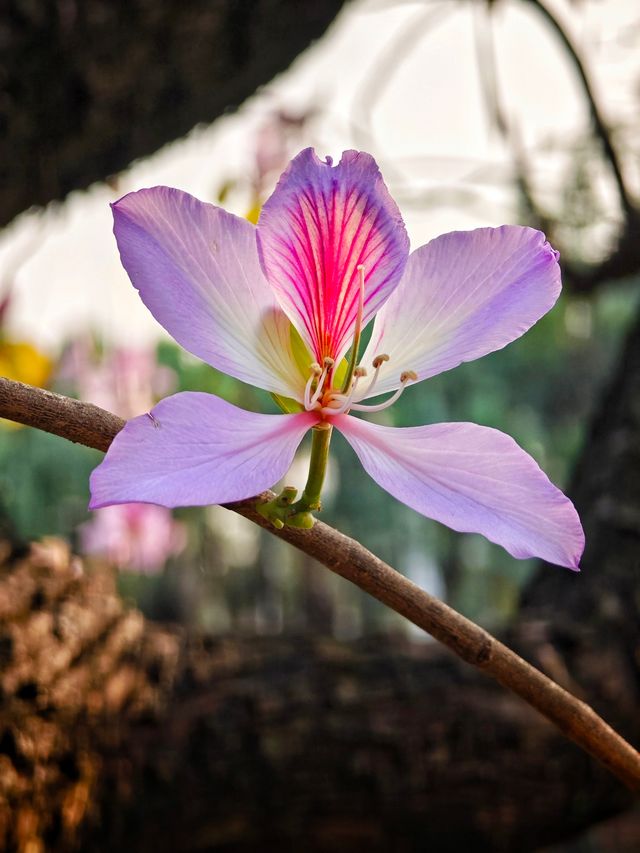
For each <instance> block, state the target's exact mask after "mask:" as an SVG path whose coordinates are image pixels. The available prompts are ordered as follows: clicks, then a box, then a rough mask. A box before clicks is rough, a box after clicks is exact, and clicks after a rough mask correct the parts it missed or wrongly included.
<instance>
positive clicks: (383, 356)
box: [371, 352, 389, 370]
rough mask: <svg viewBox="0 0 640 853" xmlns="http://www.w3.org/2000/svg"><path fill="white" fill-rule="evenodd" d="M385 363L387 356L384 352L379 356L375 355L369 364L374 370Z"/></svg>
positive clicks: (387, 359)
mask: <svg viewBox="0 0 640 853" xmlns="http://www.w3.org/2000/svg"><path fill="white" fill-rule="evenodd" d="M385 361H389V356H388V355H387V354H386V352H381V353H380V355H377V356H376V357H375V358H374V359H373V361H372V362H371V363H372V364H373V366H374V367H375V369H376V370H378V368H379V367H382V365H383V364H384V363H385Z"/></svg>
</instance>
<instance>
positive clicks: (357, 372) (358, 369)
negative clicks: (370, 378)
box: [353, 367, 367, 379]
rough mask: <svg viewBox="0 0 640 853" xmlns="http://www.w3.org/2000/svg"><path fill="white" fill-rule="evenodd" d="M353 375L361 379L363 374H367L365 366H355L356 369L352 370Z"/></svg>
mask: <svg viewBox="0 0 640 853" xmlns="http://www.w3.org/2000/svg"><path fill="white" fill-rule="evenodd" d="M353 375H354V376H355V377H356V378H357V379H361V378H362V377H363V376H366V375H367V368H366V367H356V369H355V370H354V371H353Z"/></svg>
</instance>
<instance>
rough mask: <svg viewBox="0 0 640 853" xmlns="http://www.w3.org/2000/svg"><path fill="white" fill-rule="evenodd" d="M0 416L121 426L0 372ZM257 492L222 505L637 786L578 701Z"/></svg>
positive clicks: (94, 432)
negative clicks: (262, 507)
mask: <svg viewBox="0 0 640 853" xmlns="http://www.w3.org/2000/svg"><path fill="white" fill-rule="evenodd" d="M0 416H1V417H5V418H9V419H10V420H14V421H17V422H18V423H22V424H27V425H29V426H34V427H38V428H39V429H43V430H46V431H47V432H53V433H55V434H56V435H60V436H62V437H64V438H68V439H70V440H71V441H76V442H79V443H81V444H86V445H87V446H89V447H95V448H97V449H99V450H106V449H107V448H108V446H109V444H110V443H111V441H112V440H113V438H114V436H115V435H116V434H117V433H118V432H119V430H120V429H121V428H122V426H123V425H124V421H123V420H122V419H121V418H118V417H116V415H113V414H111V413H110V412H106V411H104V410H103V409H100V408H98V407H97V406H93V405H90V404H87V403H82V402H79V401H78V400H72V399H70V398H68V397H63V396H61V395H59V394H52V393H50V392H49V391H43V390H42V389H40V388H34V387H32V386H30V385H24V384H22V383H20V382H13V381H11V380H9V379H2V378H0ZM273 497H274V495H273V494H272V493H271V492H266V493H264V494H262V495H259V496H256V497H253V498H249V499H247V500H244V501H238V502H236V503H233V504H228V505H227V508H228V509H231V510H233V511H234V512H237V513H239V514H240V515H242V516H244V517H245V518H248V519H250V520H251V521H253V522H255V523H256V524H258V525H259V526H260V527H263V528H265V529H266V530H269V532H270V533H273V535H274V536H277V537H278V538H279V539H284V540H285V541H286V542H289V543H290V544H291V545H294V546H295V547H296V548H299V549H300V550H301V551H304V553H305V554H308V555H309V556H311V557H313V558H315V559H316V560H318V561H319V562H320V563H323V564H324V565H325V566H326V567H327V568H328V569H331V571H332V572H335V573H336V574H338V575H340V576H341V577H343V578H346V579H347V580H349V581H351V582H352V583H354V584H355V585H356V586H358V587H360V589H363V590H364V591H365V592H368V593H369V594H370V595H373V596H374V598H377V599H378V601H381V602H382V603H383V604H386V605H387V606H388V607H390V608H391V609H392V610H395V611H396V613H400V614H401V615H402V616H404V617H406V618H407V619H408V620H409V621H410V622H413V624H414V625H417V626H418V627H419V628H422V629H423V630H425V631H426V632H427V633H429V634H431V636H432V637H435V639H436V640H439V641H440V642H441V643H443V644H444V645H445V646H447V647H448V648H450V649H451V650H452V651H453V652H455V653H456V654H457V655H458V656H459V657H461V658H462V659H463V660H465V661H467V663H470V664H473V666H476V667H478V668H479V669H481V670H482V671H483V672H486V673H487V674H488V675H491V676H492V677H493V678H495V679H496V680H497V681H498V682H499V683H500V684H502V685H503V687H506V688H508V689H509V690H511V691H513V692H514V693H517V694H518V696H521V697H522V698H523V699H524V700H525V701H526V702H528V703H529V705H531V706H532V707H534V708H536V709H537V710H538V711H540V713H542V714H543V715H544V716H545V717H547V719H549V720H550V721H551V722H552V723H554V724H555V725H556V726H557V727H558V728H559V729H560V731H561V732H562V733H563V734H564V735H566V736H567V737H568V738H570V739H571V740H573V741H574V742H575V743H576V744H578V746H580V747H582V749H584V750H585V751H586V752H588V753H590V754H591V755H592V756H594V758H597V759H598V761H600V762H601V763H602V764H603V765H604V766H605V767H607V768H608V769H609V770H610V771H611V772H612V773H614V774H615V775H616V776H617V777H618V778H619V779H620V780H621V781H622V782H624V784H625V785H627V787H628V788H630V789H631V790H634V791H640V754H638V752H636V750H635V749H634V748H633V747H632V746H631V745H630V744H628V743H627V742H626V741H625V740H624V739H623V738H621V737H620V735H618V734H617V733H616V732H615V731H614V730H613V729H612V728H611V727H610V726H609V725H607V723H605V722H604V720H603V719H602V718H601V717H599V716H598V714H596V713H595V711H594V710H593V709H592V708H591V707H589V705H587V704H586V703H585V702H582V701H581V700H579V699H577V698H576V697H575V696H572V695H571V694H570V693H568V692H567V691H566V690H564V689H563V688H562V687H560V686H559V685H557V684H556V683H555V682H553V681H551V679H549V678H547V676H546V675H543V674H542V673H541V672H540V671H539V670H537V669H535V668H534V667H532V666H531V665H530V664H528V663H527V662H526V661H525V660H523V659H522V658H521V657H519V656H518V655H517V654H515V652H513V651H511V649H509V648H507V647H506V646H505V645H503V644H502V643H501V642H499V641H498V640H496V638H495V637H492V636H491V634H489V633H488V632H487V631H485V630H484V629H483V628H480V627H479V626H478V625H476V624H475V623H474V622H471V621H470V620H469V619H467V618H466V617H464V616H462V615H461V614H460V613H457V612H456V611H455V610H453V609H452V608H451V607H449V606H447V605H446V604H444V603H443V602H441V601H439V600H438V599H437V598H434V597H433V596H431V595H429V594H428V593H427V592H425V591H424V590H423V589H420V587H418V586H416V585H415V584H414V583H412V582H411V581H410V580H408V579H407V578H405V577H404V576H403V575H401V574H400V573H399V572H397V571H395V569H392V568H391V566H388V565H387V564H386V563H384V562H383V561H382V560H380V559H378V557H376V556H375V555H374V554H372V553H371V552H370V551H368V550H367V549H366V548H364V547H363V546H362V545H360V543H359V542H356V541H355V540H354V539H350V538H349V537H348V536H345V535H344V534H342V533H339V532H338V531H337V530H334V529H333V528H332V527H329V526H328V525H327V524H324V523H323V522H321V521H318V522H316V524H315V525H314V527H313V528H312V529H311V530H298V529H295V528H291V527H285V528H283V529H282V530H276V529H275V528H274V527H272V526H271V525H270V524H269V522H267V521H266V520H265V519H264V518H263V517H262V516H261V515H260V514H259V513H258V512H257V511H256V503H257V502H258V501H259V500H271V499H272V498H273Z"/></svg>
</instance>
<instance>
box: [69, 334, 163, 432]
mask: <svg viewBox="0 0 640 853" xmlns="http://www.w3.org/2000/svg"><path fill="white" fill-rule="evenodd" d="M57 378H58V380H59V381H61V382H63V383H69V384H71V385H72V386H73V389H74V390H75V391H76V392H77V393H78V396H79V397H80V398H81V399H83V400H86V401H87V402H90V403H95V404H96V405H97V406H102V408H104V409H108V410H109V411H112V412H115V413H116V414H117V415H120V416H121V417H123V418H132V417H134V416H135V415H139V414H140V413H141V412H144V411H147V410H148V409H150V408H151V406H153V404H154V403H155V402H156V400H158V399H159V398H161V397H164V396H165V395H166V394H168V393H170V392H171V391H173V389H174V388H175V384H176V379H175V375H174V373H173V371H172V370H171V369H170V368H168V367H164V366H163V365H159V364H158V363H157V361H156V357H155V353H154V351H153V349H150V348H149V349H142V348H133V347H122V348H117V349H113V350H111V351H107V352H106V353H105V354H104V355H103V356H102V357H100V356H99V354H98V352H97V349H96V346H95V344H94V342H93V341H92V340H91V339H90V338H88V337H82V338H78V339H77V340H75V341H72V342H71V343H70V344H69V346H67V348H66V349H65V352H64V353H63V355H62V358H61V360H60V366H59V369H58V375H57Z"/></svg>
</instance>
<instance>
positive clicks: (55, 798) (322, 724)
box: [0, 323, 640, 853]
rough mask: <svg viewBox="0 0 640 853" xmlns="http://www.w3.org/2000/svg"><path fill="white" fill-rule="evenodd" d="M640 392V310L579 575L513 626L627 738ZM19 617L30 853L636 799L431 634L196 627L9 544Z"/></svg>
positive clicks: (452, 829) (533, 819)
mask: <svg viewBox="0 0 640 853" xmlns="http://www.w3.org/2000/svg"><path fill="white" fill-rule="evenodd" d="M639 399H640V323H638V325H637V326H636V328H635V329H634V330H633V331H632V333H631V335H630V338H629V343H628V346H627V349H626V351H625V352H624V354H623V357H622V359H621V362H620V368H619V371H618V376H617V378H616V380H615V382H614V383H613V385H612V387H611V390H610V392H609V395H608V398H607V400H606V401H605V405H604V406H603V407H602V410H601V414H600V416H599V418H598V419H597V420H596V423H595V425H594V428H593V431H592V434H591V436H590V438H589V441H588V443H587V447H586V449H585V452H584V455H583V461H582V464H581V466H580V468H579V470H578V473H577V476H576V479H575V484H574V490H573V495H574V498H575V500H576V502H577V504H578V507H579V509H580V510H581V511H582V514H583V518H584V520H585V522H586V530H587V539H588V542H589V546H588V550H587V552H586V555H585V560H584V563H583V572H582V574H581V575H580V576H576V577H573V576H571V575H569V574H567V573H561V572H559V571H558V570H557V569H554V568H553V567H550V566H545V567H544V568H543V569H541V572H540V574H539V576H538V577H537V578H536V579H535V580H534V582H533V583H532V584H531V586H530V588H529V589H528V591H527V593H526V595H525V598H524V601H523V606H522V609H521V613H520V618H519V620H518V622H517V624H515V625H514V626H513V628H512V630H511V631H510V632H509V637H508V640H509V643H510V644H511V645H514V646H515V647H516V649H517V650H518V651H519V652H520V653H521V654H523V655H524V656H525V657H527V658H528V659H530V660H531V661H532V662H533V663H535V664H536V665H538V666H540V667H541V668H543V669H546V670H547V671H548V672H549V673H550V674H551V675H553V677H554V678H556V679H557V680H559V681H560V682H561V683H564V685H565V686H567V687H569V689H572V690H573V691H574V692H578V693H580V694H582V695H584V696H585V698H586V699H587V700H588V701H589V702H591V703H592V704H593V705H594V706H595V707H596V709H597V710H598V711H600V712H602V713H603V714H604V715H605V717H606V718H607V719H609V721H610V722H612V723H613V724H614V725H615V726H616V727H617V728H619V729H620V730H621V731H622V732H623V733H624V734H625V735H626V736H627V737H629V738H630V739H631V740H632V742H634V741H635V742H637V741H638V739H640V725H639V721H638V718H637V714H636V713H635V709H636V708H637V702H638V692H639V686H640V685H639V682H640V666H639V664H638V661H639V660H640V641H639V637H638V631H637V626H638V616H639V614H638V607H639V604H638V602H639V595H638V590H639V588H638V583H639V581H638V573H637V568H638V553H639V548H638V540H639V539H640V534H639V533H638V524H637V517H638V513H640V487H639V486H638V482H637V476H636V472H637V470H638V467H637V466H638V454H639V451H638V448H639V447H640V407H639V406H638V400H639ZM594 459H597V460H598V463H597V464H593V460H594ZM319 570H322V569H319ZM0 614H1V616H2V631H1V636H0V649H1V650H2V657H3V666H2V675H1V680H0V686H1V688H2V691H3V696H4V702H3V710H2V718H1V725H0V750H1V752H2V758H1V759H0V785H1V790H2V794H3V797H4V808H3V809H2V810H0V815H2V816H3V821H4V823H3V826H4V833H5V840H6V842H7V843H10V842H9V839H11V843H16V840H17V839H20V842H21V844H22V849H25V850H26V849H29V850H31V849H35V850H37V849H43V848H42V846H41V847H40V848H38V847H37V846H36V847H33V846H32V847H29V848H28V847H25V846H24V845H25V843H26V841H28V840H29V843H35V844H37V843H40V844H41V845H42V844H46V849H51V850H56V849H57V850H69V849H74V846H75V848H78V849H91V850H96V851H107V850H113V849H123V850H127V849H130V850H136V851H138V850H139V851H143V853H144V851H146V850H149V851H151V850H154V851H163V850H181V851H182V850H184V851H197V850H226V851H258V850H260V851H263V850H271V849H274V850H275V849H298V848H299V846H300V845H301V844H302V843H304V846H305V848H308V849H309V850H311V851H318V853H320V851H328V850H336V849H339V850H349V851H351V850H353V851H357V850H365V849H366V850H369V851H370V850H374V851H375V850H380V851H382V850H384V851H403V852H404V851H414V850H422V849H434V850H438V851H440V850H442V851H446V850H456V851H457V850H460V849H470V848H471V847H472V848H473V849H474V850H514V851H516V850H517V851H526V850H530V849H534V848H535V847H537V846H539V845H541V844H543V843H548V842H551V841H554V840H559V839H561V838H563V837H565V836H568V835H570V834H572V833H574V832H576V831H578V830H580V829H581V828H584V827H586V826H589V825H590V824H592V823H593V822H594V821H597V820H598V819H602V818H604V817H606V816H607V815H610V814H613V813H615V812H617V811H619V810H621V809H622V808H624V807H625V806H626V805H627V803H628V802H629V799H628V794H627V793H626V792H625V791H624V790H623V789H622V788H621V787H620V786H619V785H618V784H617V783H616V782H615V781H614V780H613V779H612V778H611V777H610V776H608V774H606V773H605V772H604V771H602V770H601V769H599V768H598V767H596V766H595V765H594V763H593V762H591V761H590V759H589V758H588V757H587V756H585V755H584V754H583V753H581V752H580V751H579V750H578V749H577V748H575V747H574V746H573V745H572V744H570V743H568V742H566V741H565V740H563V739H562V738H561V737H560V736H559V735H558V734H557V733H556V731H555V730H553V729H552V728H551V727H550V726H549V725H548V724H547V723H545V722H544V720H542V719H541V718H539V717H538V716H537V715H536V714H535V713H533V712H532V711H531V710H530V709H528V708H527V707H525V706H524V705H523V704H522V703H520V701H519V700H518V699H517V698H515V697H513V696H509V695H506V694H504V693H503V692H502V691H501V690H500V688H499V687H497V686H496V685H495V684H494V683H493V682H490V681H489V680H486V679H484V678H483V677H482V675H481V674H479V673H476V672H475V671H473V670H471V669H470V668H467V667H466V666H465V665H464V664H463V663H461V662H459V661H457V660H454V659H453V658H452V657H450V656H449V655H448V653H446V652H445V651H443V650H441V649H440V648H437V647H435V646H423V645H421V646H418V647H413V646H411V645H410V644H407V643H404V644H403V643H400V642H397V641H396V642H393V643H390V641H389V640H387V639H385V641H384V645H383V646H382V645H381V644H380V643H377V642H369V643H367V644H362V645H359V646H352V647H345V646H340V645H339V644H337V643H335V642H333V641H327V640H320V639H315V640H314V639H310V638H298V639H286V638H282V639H266V638H261V639H259V640H257V639H254V640H244V641H243V640H232V639H229V640H216V641H208V640H206V639H200V640H198V639H189V638H185V637H183V636H181V635H180V634H179V633H175V632H171V631H167V630H163V629H160V628H158V627H156V626H150V625H148V624H146V623H145V622H144V620H142V618H141V617H140V615H139V614H137V613H136V612H135V611H133V612H132V611H127V610H126V609H124V608H123V605H122V604H121V603H120V602H119V601H118V599H117V596H115V595H114V593H113V591H112V589H110V588H109V586H108V582H107V581H105V577H104V575H103V574H101V573H97V574H95V575H89V576H88V578H83V577H82V576H81V575H79V574H78V564H74V562H73V561H70V560H69V558H68V556H66V555H65V554H64V552H60V551H59V550H56V549H55V548H54V550H53V551H52V550H51V547H49V549H48V550H47V549H44V550H43V549H42V548H40V549H39V550H38V551H36V553H35V555H32V556H30V557H25V556H22V557H15V556H14V557H13V558H7V560H6V561H5V567H4V570H3V576H2V583H1V585H0Z"/></svg>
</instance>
